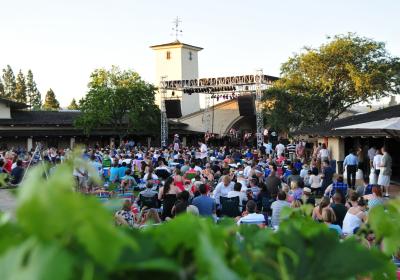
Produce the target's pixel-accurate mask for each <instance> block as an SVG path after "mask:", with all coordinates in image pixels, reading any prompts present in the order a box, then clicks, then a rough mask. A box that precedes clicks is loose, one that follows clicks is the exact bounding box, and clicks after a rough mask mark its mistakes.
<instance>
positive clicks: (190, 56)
mask: <svg viewBox="0 0 400 280" xmlns="http://www.w3.org/2000/svg"><path fill="white" fill-rule="evenodd" d="M192 59H193V54H192V52H189V60H192Z"/></svg>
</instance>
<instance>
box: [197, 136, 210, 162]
mask: <svg viewBox="0 0 400 280" xmlns="http://www.w3.org/2000/svg"><path fill="white" fill-rule="evenodd" d="M199 145H200V159H202V160H203V161H204V160H205V159H206V158H207V156H208V148H207V145H206V144H205V143H203V142H202V141H201V140H199Z"/></svg>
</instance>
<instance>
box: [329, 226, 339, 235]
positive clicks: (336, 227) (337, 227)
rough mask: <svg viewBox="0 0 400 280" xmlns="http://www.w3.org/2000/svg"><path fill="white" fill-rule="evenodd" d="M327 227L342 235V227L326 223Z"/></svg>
mask: <svg viewBox="0 0 400 280" xmlns="http://www.w3.org/2000/svg"><path fill="white" fill-rule="evenodd" d="M328 228H329V229H331V230H334V231H336V232H337V233H338V235H339V236H341V235H342V229H341V228H340V226H338V225H334V224H330V225H328Z"/></svg>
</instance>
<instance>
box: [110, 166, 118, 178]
mask: <svg viewBox="0 0 400 280" xmlns="http://www.w3.org/2000/svg"><path fill="white" fill-rule="evenodd" d="M118 171H119V168H118V167H111V169H110V181H112V182H114V181H117V180H118V179H119V176H118V174H119V172H118Z"/></svg>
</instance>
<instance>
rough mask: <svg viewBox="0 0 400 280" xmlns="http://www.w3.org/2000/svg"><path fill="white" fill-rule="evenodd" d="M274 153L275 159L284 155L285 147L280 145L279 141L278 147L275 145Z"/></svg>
mask: <svg viewBox="0 0 400 280" xmlns="http://www.w3.org/2000/svg"><path fill="white" fill-rule="evenodd" d="M275 151H276V156H277V157H278V156H280V155H282V154H284V153H285V146H284V145H283V144H282V142H281V141H279V143H278V145H276V147H275Z"/></svg>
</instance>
